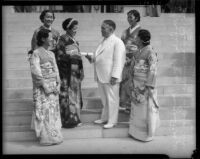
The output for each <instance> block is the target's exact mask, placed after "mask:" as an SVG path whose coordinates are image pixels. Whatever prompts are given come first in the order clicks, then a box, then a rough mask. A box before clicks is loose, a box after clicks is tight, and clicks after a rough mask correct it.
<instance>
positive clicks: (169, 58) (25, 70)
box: [3, 7, 195, 141]
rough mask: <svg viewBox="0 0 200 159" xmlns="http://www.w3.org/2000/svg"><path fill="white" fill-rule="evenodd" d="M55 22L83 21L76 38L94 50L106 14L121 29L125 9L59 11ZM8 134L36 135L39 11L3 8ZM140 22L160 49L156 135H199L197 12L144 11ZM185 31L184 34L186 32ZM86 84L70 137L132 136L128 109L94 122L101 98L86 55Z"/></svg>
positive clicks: (30, 137)
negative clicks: (34, 59)
mask: <svg viewBox="0 0 200 159" xmlns="http://www.w3.org/2000/svg"><path fill="white" fill-rule="evenodd" d="M55 16H56V19H55V21H54V24H53V26H54V28H56V29H57V30H59V31H60V33H63V31H62V27H61V24H62V21H63V20H64V19H65V18H68V17H73V18H76V19H77V20H78V21H79V31H78V33H77V37H76V38H77V40H78V41H79V43H80V49H81V50H82V51H90V52H91V51H94V50H95V48H96V46H97V45H98V42H99V41H100V40H101V34H100V25H101V22H102V21H103V20H104V19H112V20H114V21H115V22H116V25H117V29H116V35H118V36H120V35H121V33H122V31H123V30H124V29H125V28H127V26H128V24H127V21H126V14H120V13H113V14H112V13H111V14H110V13H109V14H108V13H101V14H100V13H97V14H90V13H84V14H83V13H73V14H72V13H56V15H55ZM3 17H4V18H3V82H4V83H3V85H4V88H3V90H4V91H3V92H4V94H3V132H4V133H3V135H4V140H5V141H22V140H35V139H36V138H35V134H34V132H33V131H31V130H30V122H31V113H32V109H33V103H32V81H31V74H30V69H29V63H28V61H27V50H28V49H29V48H30V41H31V37H32V34H33V31H34V30H35V29H36V28H37V27H39V26H40V25H41V23H40V21H39V13H25V14H24V13H10V12H9V11H8V10H7V8H6V7H4V8H3ZM141 26H142V27H143V28H146V29H149V30H150V32H151V34H152V45H153V46H154V47H155V49H156V50H157V52H158V57H159V64H158V65H159V66H158V81H157V85H158V86H157V87H158V100H159V104H160V118H161V126H160V128H159V129H158V131H157V132H156V135H159V136H165V135H186V134H190V135H195V46H194V44H195V40H194V37H195V34H194V15H193V14H191V15H190V14H187V15H185V14H162V15H161V16H160V17H142V19H141ZM183 33H184V34H183ZM83 64H84V70H85V79H84V81H83V84H82V91H83V102H84V107H83V110H82V112H81V120H82V122H83V126H82V127H77V128H74V129H63V130H62V132H63V135H64V138H65V139H71V138H104V137H128V133H127V132H128V120H129V115H128V114H126V113H124V112H121V111H120V113H119V124H118V125H117V126H116V127H115V128H113V129H109V130H105V129H102V126H99V125H94V124H93V123H92V122H93V121H94V120H96V119H98V118H99V117H100V113H101V108H102V104H101V101H100V97H99V93H98V91H97V84H96V83H95V82H94V79H93V76H94V75H93V65H90V64H89V63H88V61H87V60H86V59H85V58H83Z"/></svg>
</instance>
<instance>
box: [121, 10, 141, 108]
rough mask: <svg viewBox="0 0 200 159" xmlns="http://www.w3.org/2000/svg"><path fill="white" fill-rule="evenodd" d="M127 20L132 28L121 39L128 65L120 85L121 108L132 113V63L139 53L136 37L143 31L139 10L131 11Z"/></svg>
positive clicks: (125, 67) (125, 66)
mask: <svg viewBox="0 0 200 159" xmlns="http://www.w3.org/2000/svg"><path fill="white" fill-rule="evenodd" d="M127 20H128V23H129V25H130V27H129V28H128V29H126V30H125V31H124V32H123V34H122V37H121V39H122V41H123V42H124V44H125V46H126V63H125V65H124V69H123V73H122V82H121V83H120V106H121V107H122V108H123V109H125V110H126V111H128V112H130V107H131V100H130V96H131V95H130V87H129V85H130V79H131V77H130V71H131V70H130V62H131V59H132V57H133V56H134V55H135V54H136V52H137V51H138V50H137V45H136V43H135V37H136V35H137V33H138V31H139V30H140V29H141V27H140V25H139V24H138V22H139V21H140V13H139V12H138V11H137V10H130V11H129V12H128V13H127Z"/></svg>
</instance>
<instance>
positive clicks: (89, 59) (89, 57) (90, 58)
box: [85, 55, 92, 63]
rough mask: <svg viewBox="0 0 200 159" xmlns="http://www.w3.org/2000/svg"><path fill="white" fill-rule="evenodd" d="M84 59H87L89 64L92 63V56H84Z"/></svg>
mask: <svg viewBox="0 0 200 159" xmlns="http://www.w3.org/2000/svg"><path fill="white" fill-rule="evenodd" d="M85 57H86V58H87V59H88V61H89V62H90V63H92V56H90V55H86V56H85Z"/></svg>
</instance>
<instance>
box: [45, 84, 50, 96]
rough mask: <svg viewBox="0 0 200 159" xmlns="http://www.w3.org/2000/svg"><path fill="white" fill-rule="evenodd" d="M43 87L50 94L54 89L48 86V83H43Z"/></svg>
mask: <svg viewBox="0 0 200 159" xmlns="http://www.w3.org/2000/svg"><path fill="white" fill-rule="evenodd" d="M43 88H44V92H45V93H46V94H49V93H51V92H52V90H51V89H50V88H49V87H48V85H47V84H43Z"/></svg>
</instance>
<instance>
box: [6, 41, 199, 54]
mask: <svg viewBox="0 0 200 159" xmlns="http://www.w3.org/2000/svg"><path fill="white" fill-rule="evenodd" d="M100 39H102V38H100ZM94 40H95V41H92V40H91V41H80V48H81V50H83V48H82V47H86V48H88V49H90V51H91V47H92V48H96V47H97V46H98V44H99V40H98V39H94ZM27 41H29V43H28V42H27V43H25V44H23V43H22V44H21V43H20V44H19V43H13V44H12V48H14V50H15V52H16V51H17V49H18V48H20V47H24V48H25V49H24V50H23V51H24V52H27V48H30V46H31V44H30V41H31V39H29V40H28V39H27ZM166 41H169V40H166V39H164V40H162V41H160V39H159V38H157V39H154V41H152V46H154V47H155V48H156V49H157V50H158V52H167V51H169V50H170V51H172V52H189V51H192V52H195V43H194V42H191V41H172V40H171V41H169V42H168V44H167V45H166ZM9 45H10V43H7V44H5V47H9ZM163 46H164V47H163ZM83 51H85V50H83ZM92 51H93V50H92ZM9 53H10V52H9V51H6V50H5V54H9Z"/></svg>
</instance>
